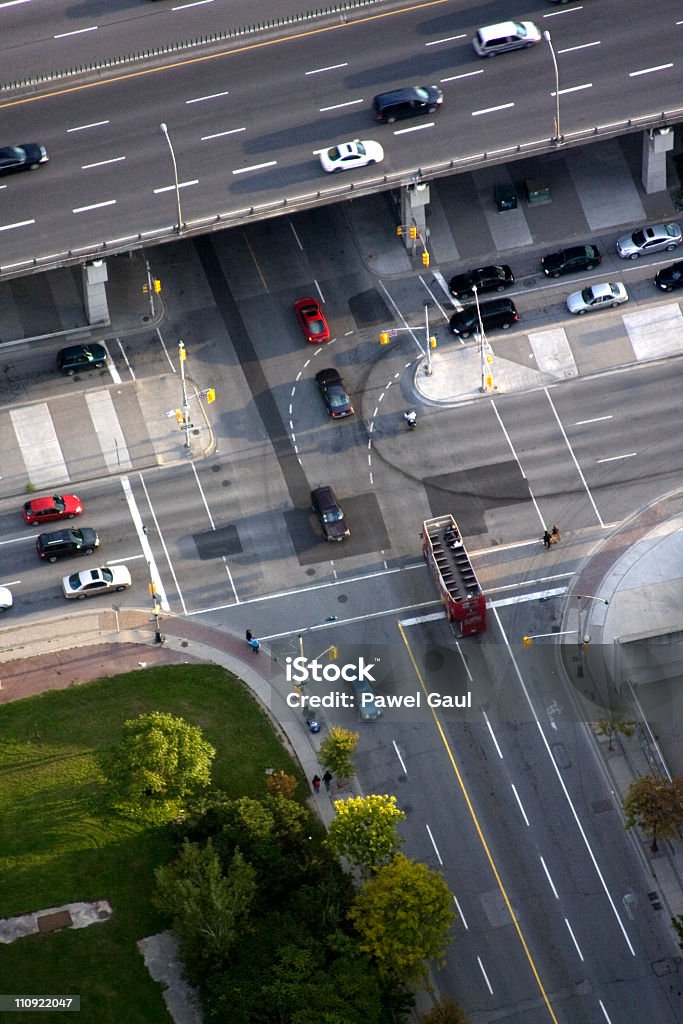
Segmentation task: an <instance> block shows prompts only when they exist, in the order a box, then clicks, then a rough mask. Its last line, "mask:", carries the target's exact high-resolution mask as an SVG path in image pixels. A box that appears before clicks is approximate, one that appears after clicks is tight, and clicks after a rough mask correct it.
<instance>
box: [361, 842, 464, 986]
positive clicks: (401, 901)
mask: <svg viewBox="0 0 683 1024" xmlns="http://www.w3.org/2000/svg"><path fill="white" fill-rule="evenodd" d="M349 918H350V919H351V921H352V922H353V924H354V926H355V929H356V932H357V933H358V935H359V945H360V948H361V949H362V950H364V951H365V952H367V953H369V954H370V955H371V956H372V957H373V958H374V960H375V962H376V964H377V966H378V969H379V972H380V974H381V975H382V976H392V977H394V978H396V979H397V980H399V981H413V982H414V981H419V980H421V979H422V978H424V977H425V975H426V973H427V965H426V961H427V960H433V959H439V960H440V959H442V958H443V955H444V952H445V950H446V946H447V945H448V942H449V938H448V930H449V929H450V927H451V925H452V924H453V922H454V920H455V913H454V911H453V897H452V896H451V893H450V890H449V888H448V886H447V885H446V883H445V881H444V879H443V877H442V876H441V875H440V874H438V873H437V872H436V871H432V870H431V868H428V867H427V866H426V865H425V864H419V863H417V862H416V861H412V860H409V859H408V858H407V857H405V856H404V855H403V854H402V853H399V854H398V855H397V856H396V857H395V858H394V860H392V862H391V863H390V864H386V865H385V866H384V867H381V868H380V869H379V870H378V871H377V873H376V874H375V875H374V876H373V877H372V878H371V879H370V880H369V881H368V882H366V883H365V885H364V886H363V888H362V889H361V891H360V892H359V893H358V895H357V896H356V898H355V899H354V901H353V905H352V907H351V910H350V911H349Z"/></svg>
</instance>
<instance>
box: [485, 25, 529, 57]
mask: <svg viewBox="0 0 683 1024" xmlns="http://www.w3.org/2000/svg"><path fill="white" fill-rule="evenodd" d="M540 41H541V33H540V31H539V30H538V29H537V28H536V26H535V25H534V23H533V21H501V22H500V23H499V24H498V25H486V26H485V27H484V28H480V29H479V30H478V31H477V34H476V35H475V37H474V39H473V40H472V46H473V47H474V49H475V51H476V52H477V53H478V54H479V56H480V57H495V55H496V54H497V53H505V51H506V50H521V49H525V48H526V47H527V46H535V45H536V43H540Z"/></svg>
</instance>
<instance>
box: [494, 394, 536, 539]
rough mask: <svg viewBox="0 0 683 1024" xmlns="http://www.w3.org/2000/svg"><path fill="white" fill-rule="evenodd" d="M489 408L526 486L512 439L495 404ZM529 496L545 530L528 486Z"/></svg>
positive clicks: (534, 496) (524, 475)
mask: <svg viewBox="0 0 683 1024" xmlns="http://www.w3.org/2000/svg"><path fill="white" fill-rule="evenodd" d="M491 408H492V409H493V414H494V416H495V417H496V419H497V420H498V425H499V426H500V429H501V430H502V431H503V437H504V438H505V440H506V441H507V443H508V448H509V449H510V451H511V453H512V457H513V459H514V460H515V462H516V463H517V465H518V466H519V472H520V473H521V475H522V479H523V480H526V481H527V484H528V483H529V481H528V479H527V475H526V473H525V472H524V468H523V466H522V463H521V460H520V458H519V455H518V454H517V452H516V451H515V449H514V446H513V444H512V438H511V437H510V435H509V434H508V432H507V429H506V427H505V424H504V423H503V421H502V419H501V417H500V413H499V412H498V407H497V406H496V403H495V402H491ZM529 496H530V497H531V501H532V504H533V506H534V508H535V509H536V514H537V516H538V521H539V523H540V524H541V526H542V527H543V528H544V529H545V521H544V519H543V516H542V515H541V510H540V508H539V507H538V502H537V501H536V495H535V494H534V493H533V491H532V490H531V486H529Z"/></svg>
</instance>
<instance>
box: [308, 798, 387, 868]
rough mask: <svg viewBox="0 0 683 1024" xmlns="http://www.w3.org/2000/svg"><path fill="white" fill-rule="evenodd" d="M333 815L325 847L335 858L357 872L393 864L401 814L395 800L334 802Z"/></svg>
mask: <svg viewBox="0 0 683 1024" xmlns="http://www.w3.org/2000/svg"><path fill="white" fill-rule="evenodd" d="M334 809H335V811H336V812H337V815H336V817H335V819H334V821H333V822H332V824H331V825H330V829H329V833H328V837H327V845H328V846H329V848H330V849H331V850H333V851H334V853H336V854H337V856H339V857H346V858H347V859H348V860H350V861H351V862H352V863H353V864H357V865H358V866H359V867H361V868H365V869H368V870H374V869H376V868H378V867H381V866H382V865H383V864H388V863H389V861H391V860H393V858H394V857H395V856H396V854H397V853H398V851H399V850H400V849H401V845H402V842H403V840H402V839H401V838H400V837H399V835H398V831H397V826H398V823H399V822H400V821H403V820H404V818H405V814H404V813H403V811H402V810H401V809H400V808H399V807H397V806H396V797H394V796H386V795H384V796H380V794H378V793H373V794H371V795H370V796H364V797H363V796H358V797H350V798H349V799H348V800H335V804H334Z"/></svg>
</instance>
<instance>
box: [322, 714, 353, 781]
mask: <svg viewBox="0 0 683 1024" xmlns="http://www.w3.org/2000/svg"><path fill="white" fill-rule="evenodd" d="M359 739H360V735H359V734H358V733H357V732H351V730H350V729H342V728H341V726H338V725H335V726H334V728H332V729H330V732H329V735H328V736H326V737H325V739H324V740H323V741H322V743H321V744H320V750H319V751H318V759H319V761H320V763H321V764H322V765H324V766H325V768H329V769H330V771H331V772H332V774H333V775H336V776H337V778H338V779H350V778H351V776H352V775H355V773H356V767H355V765H354V763H353V755H354V754H355V752H356V747H357V746H358V740H359Z"/></svg>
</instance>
